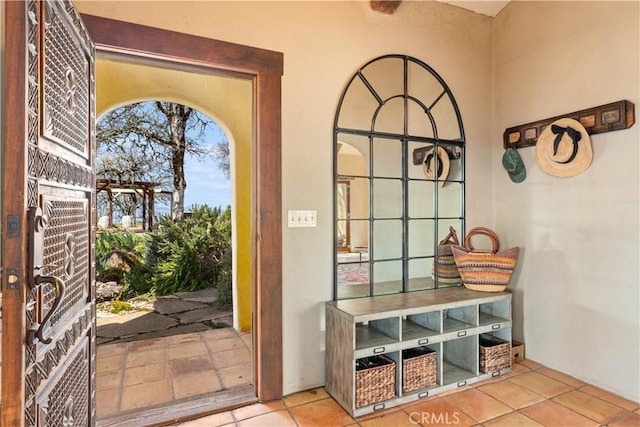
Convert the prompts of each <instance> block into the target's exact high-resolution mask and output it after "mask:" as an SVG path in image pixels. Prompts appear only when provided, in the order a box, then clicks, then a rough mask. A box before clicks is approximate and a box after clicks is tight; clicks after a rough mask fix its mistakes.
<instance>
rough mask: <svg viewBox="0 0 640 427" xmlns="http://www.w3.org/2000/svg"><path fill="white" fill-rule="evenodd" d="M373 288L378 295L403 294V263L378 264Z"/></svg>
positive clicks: (374, 266) (374, 268) (374, 272)
mask: <svg viewBox="0 0 640 427" xmlns="http://www.w3.org/2000/svg"><path fill="white" fill-rule="evenodd" d="M373 286H374V293H375V294H376V295H382V294H392V293H397V292H402V261H387V262H376V263H375V264H374V265H373Z"/></svg>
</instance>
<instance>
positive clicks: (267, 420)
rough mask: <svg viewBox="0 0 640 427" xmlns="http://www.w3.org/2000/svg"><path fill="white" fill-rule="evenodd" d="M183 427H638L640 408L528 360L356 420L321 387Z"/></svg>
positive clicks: (185, 424)
mask: <svg viewBox="0 0 640 427" xmlns="http://www.w3.org/2000/svg"><path fill="white" fill-rule="evenodd" d="M177 425H179V426H180V427H214V426H237V427H245V426H259V427H268V426H277V427H286V426H298V427H304V426H323V425H324V426H362V427H371V426H374V427H375V426H379V427H392V426H457V427H464V426H486V427H498V426H504V427H515V426H558V427H565V426H567V427H568V426H579V427H583V426H599V425H606V426H611V427H631V426H636V427H638V426H640V404H638V403H634V402H631V401H629V400H626V399H623V398H621V397H618V396H615V395H613V394H611V393H608V392H606V391H604V390H601V389H599V388H597V387H594V386H592V385H589V384H586V383H584V382H582V381H579V380H577V379H575V378H572V377H569V376H567V375H565V374H562V373H561V372H558V371H554V370H552V369H549V368H547V367H544V366H542V365H539V364H537V363H535V362H532V361H529V360H523V361H522V362H521V363H518V364H516V365H514V369H513V372H511V373H510V374H508V375H505V376H502V377H498V378H495V379H491V380H488V381H484V382H481V383H479V384H474V385H473V386H467V387H464V388H462V389H460V390H456V391H455V392H449V393H447V394H443V395H438V396H433V397H430V398H427V399H424V400H420V401H419V402H413V403H410V404H406V405H403V406H399V407H396V408H390V409H387V410H384V411H381V412H379V413H375V414H370V415H367V416H363V417H359V418H357V419H354V418H352V417H351V416H349V415H348V414H347V413H346V412H345V411H344V410H343V409H342V408H341V407H340V406H339V405H338V404H337V403H336V402H335V401H334V400H333V399H332V398H331V397H330V396H329V395H328V394H327V392H326V391H325V390H324V389H323V388H317V389H313V390H309V391H304V392H300V393H296V394H292V395H290V396H286V397H284V398H283V399H281V400H277V401H273V402H268V403H256V404H253V405H249V406H245V407H242V408H238V409H235V410H233V411H228V412H222V413H218V414H215V415H210V416H207V417H203V418H200V419H197V420H193V421H188V422H184V423H181V424H177Z"/></svg>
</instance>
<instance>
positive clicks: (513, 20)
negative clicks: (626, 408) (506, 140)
mask: <svg viewBox="0 0 640 427" xmlns="http://www.w3.org/2000/svg"><path fill="white" fill-rule="evenodd" d="M639 5H640V3H638V2H635V1H634V2H520V1H518V2H512V3H510V4H509V5H508V6H507V7H506V8H505V9H504V10H503V11H502V12H501V13H500V14H499V15H498V16H497V17H496V19H495V21H494V36H493V44H494V74H493V82H494V87H495V98H494V112H495V118H494V127H493V138H492V141H493V150H492V161H493V169H494V170H495V171H496V175H495V180H494V186H495V212H496V216H495V227H496V229H497V230H499V231H500V234H501V236H502V237H504V243H505V244H507V245H509V246H511V245H519V246H520V247H521V248H522V251H521V253H520V266H519V267H518V269H517V271H516V279H517V280H516V281H514V282H513V289H514V294H515V295H514V301H515V302H514V316H515V335H516V337H517V338H519V339H524V342H525V343H526V354H527V357H528V358H531V359H533V360H536V361H538V362H541V363H543V364H545V365H547V366H549V367H551V368H555V369H559V370H561V371H563V372H566V373H568V374H570V375H573V376H575V377H578V378H580V379H582V380H585V381H588V382H590V383H592V384H595V385H598V386H601V387H603V388H605V389H607V390H610V391H612V392H615V393H618V394H620V395H623V396H625V397H627V398H631V399H633V400H635V401H639V400H640V390H639V386H638V384H639V381H640V373H639V366H640V354H639V353H640V327H639V322H640V320H639V313H640V304H639V298H640V285H639V275H638V264H639V250H638V247H639V232H640V230H639V227H638V222H639V215H638V206H639V192H640V186H639V175H638V165H639V150H638V147H639V140H640V138H639V129H640V126H639V125H638V124H637V123H636V124H635V125H634V126H633V127H632V128H630V129H628V130H623V131H616V132H610V133H605V134H600V135H594V136H592V137H591V143H592V147H593V163H592V165H591V167H590V168H589V169H588V170H587V171H586V172H584V173H583V174H581V175H578V176H576V177H572V178H556V177H553V176H550V175H547V174H545V173H544V172H543V171H542V170H541V169H540V168H538V167H537V166H536V163H535V148H525V149H520V150H519V152H520V154H521V156H522V158H523V160H524V163H525V165H526V167H527V178H526V180H525V181H524V182H523V183H521V184H514V183H512V182H511V181H510V180H509V178H508V177H507V174H506V172H505V171H504V169H502V166H501V156H502V153H503V150H502V147H501V140H502V133H503V132H504V130H505V129H506V128H508V127H511V126H516V125H519V124H525V123H529V122H532V121H536V120H540V119H544V118H547V117H553V116H556V115H560V114H563V113H570V112H572V111H577V110H582V109H585V108H589V107H595V106H597V105H602V104H607V103H610V102H614V101H618V100H622V99H627V100H630V101H632V102H633V103H634V104H635V105H636V120H637V119H638V110H637V109H638V106H639V104H640V102H639V101H640V96H639V90H640V89H639V80H640V72H639V56H638V55H639V52H640V47H639V40H640V34H639V30H638V27H639V25H640V14H639ZM468 176H469V180H472V179H474V178H475V177H474V176H473V175H471V174H469V175H468Z"/></svg>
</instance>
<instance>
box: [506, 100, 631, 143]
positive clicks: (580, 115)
mask: <svg viewBox="0 0 640 427" xmlns="http://www.w3.org/2000/svg"><path fill="white" fill-rule="evenodd" d="M562 118H570V119H574V120H577V121H579V122H580V123H581V124H582V126H584V128H585V129H586V130H587V133H588V134H589V135H593V134H597V133H604V132H611V131H614V130H621V129H628V128H630V127H631V126H633V124H634V123H635V106H634V104H633V102H630V101H627V100H623V101H618V102H612V103H611V104H606V105H600V106H598V107H592V108H587V109H586V110H580V111H576V112H573V113H569V114H563V115H561V116H556V117H551V118H549V119H544V120H539V121H537V122H532V123H527V124H525V125H519V126H514V127H510V128H508V129H506V130H505V131H504V135H503V146H504V148H505V149H507V148H523V147H533V146H535V145H536V142H537V141H538V137H539V136H540V134H541V133H542V131H543V129H544V128H545V127H547V126H549V125H550V124H551V123H553V122H554V121H556V120H558V119H562Z"/></svg>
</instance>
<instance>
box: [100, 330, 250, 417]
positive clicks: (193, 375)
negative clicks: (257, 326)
mask: <svg viewBox="0 0 640 427" xmlns="http://www.w3.org/2000/svg"><path fill="white" fill-rule="evenodd" d="M97 356H98V357H97V362H96V364H97V367H96V375H97V379H96V383H97V385H96V390H97V392H96V401H97V403H96V406H97V408H96V410H97V414H98V418H99V419H100V418H106V417H114V416H117V415H121V414H122V413H126V412H128V411H134V410H137V411H139V410H143V409H148V408H152V407H157V406H158V405H164V404H167V403H171V402H175V401H179V400H181V399H186V398H191V397H193V396H196V395H200V394H209V393H214V392H217V391H222V390H226V389H231V388H233V387H237V386H243V385H247V384H251V382H252V378H251V332H245V333H238V332H236V330H235V329H233V328H224V329H210V330H207V331H204V332H195V333H189V334H182V335H174V336H167V337H162V338H153V339H146V340H141V341H131V342H126V343H116V344H103V345H100V346H98V355H97Z"/></svg>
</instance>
